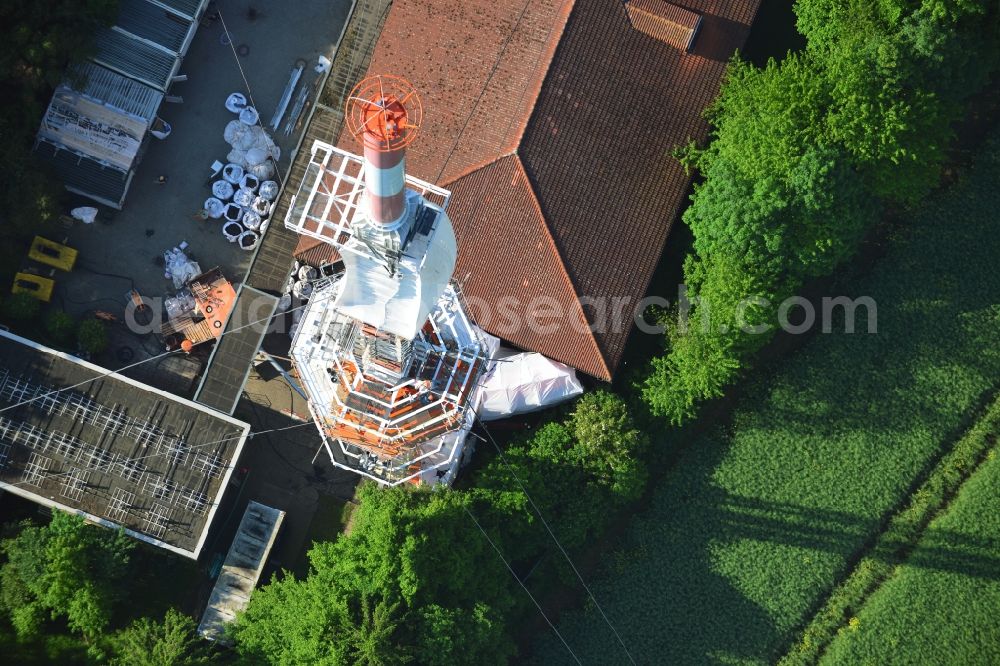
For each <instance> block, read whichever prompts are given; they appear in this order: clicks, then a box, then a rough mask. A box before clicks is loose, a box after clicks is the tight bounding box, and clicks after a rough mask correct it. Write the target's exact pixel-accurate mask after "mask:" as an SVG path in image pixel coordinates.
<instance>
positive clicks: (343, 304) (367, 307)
mask: <svg viewBox="0 0 1000 666" xmlns="http://www.w3.org/2000/svg"><path fill="white" fill-rule="evenodd" d="M349 243H350V244H349V245H348V246H346V247H345V248H344V251H343V252H341V253H340V256H341V258H342V259H343V260H344V267H345V274H344V275H345V277H344V280H343V288H342V289H341V290H340V294H339V295H338V296H337V301H336V303H335V304H334V307H336V308H337V309H338V310H339V311H341V312H343V313H344V314H346V315H348V316H349V317H353V318H355V319H360V320H361V321H363V322H364V323H366V324H369V325H371V326H374V327H375V328H377V329H380V330H383V331H387V332H389V333H393V334H395V335H399V336H402V337H404V338H406V339H407V340H412V339H413V338H415V337H416V336H417V333H418V332H419V331H420V328H421V327H422V326H423V325H424V322H426V321H427V316H428V315H429V314H430V312H431V310H432V309H433V308H434V306H435V305H437V301H438V298H439V297H440V296H441V294H442V292H444V289H445V287H447V286H448V280H450V279H451V274H452V272H453V271H454V270H455V259H456V257H457V256H458V248H457V246H456V245H455V232H454V231H453V230H452V228H451V221H450V220H449V219H448V216H447V214H446V213H440V214H439V216H438V218H437V226H436V227H435V230H434V232H433V237H432V238H430V239H429V240H428V248H427V254H426V257H425V258H424V261H423V263H422V264H421V263H419V260H420V259H419V258H418V257H410V256H408V254H407V253H404V254H403V257H402V258H401V259H400V262H399V266H398V269H397V271H398V272H397V275H396V276H390V275H389V272H388V271H387V270H386V268H385V266H384V265H383V264H382V263H381V262H379V261H378V260H376V259H374V258H372V257H371V256H370V254H369V253H368V252H367V251H366V250H365V249H364V245H363V244H362V243H361V242H360V241H358V240H357V239H356V238H352V239H351V240H350V241H349ZM351 244H353V245H351ZM352 247H356V248H358V249H357V251H351V248H352ZM418 254H419V253H418Z"/></svg>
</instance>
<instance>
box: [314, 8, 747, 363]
mask: <svg viewBox="0 0 1000 666" xmlns="http://www.w3.org/2000/svg"><path fill="white" fill-rule="evenodd" d="M629 4H630V5H633V6H634V7H633V10H630V11H631V12H633V17H634V16H636V15H637V14H635V13H634V12H635V11H638V10H642V11H643V12H645V13H644V14H643V16H646V19H648V20H653V19H649V17H648V16H647V15H649V14H650V13H652V15H653V16H654V17H655V16H659V18H658V19H656V20H660V21H661V23H662V22H663V21H668V22H673V24H675V25H678V26H680V27H681V28H684V27H685V26H687V27H688V28H689V29H691V30H693V28H694V21H695V20H696V17H698V16H700V18H701V21H700V26H698V27H697V34H696V35H695V36H694V40H693V43H691V44H690V50H689V51H688V52H685V50H684V48H685V46H686V42H684V43H679V42H677V41H676V40H677V38H676V37H672V38H671V39H673V40H674V44H677V45H671V44H670V43H667V42H668V41H670V40H669V39H668V40H667V41H664V39H663V38H662V35H658V36H656V37H654V36H651V35H650V34H647V32H649V30H648V29H646V28H640V27H639V26H638V25H634V24H633V20H635V19H634V18H633V19H630V17H629V12H627V11H626V4H625V3H623V2H620V1H616V0H575V2H574V1H573V0H527V1H524V0H463V2H461V3H459V2H445V1H444V0H395V2H394V3H393V6H392V9H391V11H390V13H389V16H388V17H387V19H386V22H385V26H384V28H383V30H382V33H381V36H380V38H379V40H378V43H377V45H376V47H375V53H374V56H373V58H372V62H371V64H370V66H369V72H378V73H391V74H397V75H400V76H403V77H405V78H407V79H408V80H409V81H410V82H411V83H412V84H413V85H414V86H415V87H416V88H417V90H419V91H421V93H422V98H423V100H424V114H425V115H424V117H425V122H424V123H423V127H421V136H420V139H419V140H418V141H417V142H416V143H415V144H414V145H413V146H411V147H410V149H409V152H408V153H407V165H406V169H407V172H408V173H411V174H413V175H414V176H416V177H418V178H421V179H423V180H426V181H429V182H432V183H436V184H438V185H441V186H442V187H446V188H448V189H450V190H451V191H452V194H453V196H452V200H451V205H450V207H449V209H448V213H449V215H450V216H451V219H452V221H453V224H454V226H455V233H456V236H457V239H458V249H459V253H458V263H457V266H456V271H455V275H456V277H457V278H458V279H460V280H462V281H464V290H465V293H466V296H467V297H468V299H469V300H470V302H471V303H470V304H471V307H472V314H473V316H474V317H476V318H477V321H478V323H479V324H480V325H481V326H482V327H483V328H484V329H486V330H487V331H489V332H490V333H493V334H494V335H497V336H499V337H501V338H504V339H506V340H508V341H510V342H511V343H513V344H515V345H517V346H519V347H522V348H524V349H528V350H531V351H538V352H541V353H543V354H545V355H546V356H549V357H551V358H553V359H555V360H557V361H562V362H563V363H567V364H569V365H571V366H574V367H576V368H578V369H580V370H582V371H584V372H586V373H588V374H590V375H593V376H595V377H599V378H601V379H606V380H607V379H610V378H611V377H612V375H613V374H614V372H615V370H616V369H617V367H618V365H619V363H620V361H621V358H622V355H623V352H624V348H625V344H626V342H627V339H628V336H629V333H630V332H631V329H632V321H633V320H632V311H633V309H634V305H635V304H636V303H637V302H638V300H639V299H641V298H642V297H643V296H644V295H645V293H646V291H647V289H648V288H649V282H650V279H651V278H652V275H653V272H654V270H655V269H656V266H657V263H658V262H659V258H660V255H661V253H662V251H663V248H664V245H665V243H666V239H667V234H668V233H669V231H670V226H671V224H672V222H673V220H674V219H675V218H676V217H677V214H678V212H679V211H680V210H681V209H682V207H683V206H684V204H685V198H686V194H687V191H688V188H689V186H690V178H689V176H688V175H687V174H685V173H684V170H683V169H682V168H681V166H680V164H678V163H677V161H676V160H674V159H673V158H672V157H671V156H670V153H671V151H672V150H673V149H674V148H675V147H676V146H678V145H682V144H685V143H687V142H688V141H689V140H691V139H694V140H697V141H700V140H703V139H705V137H706V136H707V132H708V126H707V124H706V123H705V121H704V119H703V117H702V112H703V110H704V108H705V107H706V106H707V105H708V104H709V103H710V102H711V101H712V99H713V98H714V97H715V95H716V94H717V92H718V89H719V82H720V80H721V77H722V75H723V73H724V71H725V66H726V61H727V60H728V59H729V58H730V56H731V55H732V54H733V52H734V51H735V50H736V49H738V48H740V47H742V45H743V43H744V41H745V40H746V37H747V35H748V33H749V30H750V25H751V23H752V22H753V19H754V15H755V14H756V12H757V7H758V5H759V0H689V1H688V2H686V3H685V5H686V7H687V9H686V10H684V9H682V8H679V7H676V6H673V5H670V4H669V3H666V2H664V1H663V0H629ZM657 12H658V13H657ZM647 27H648V26H647ZM661 27H662V26H661ZM664 34H666V33H664ZM676 34H680V33H676ZM668 36H669V35H668ZM681 41H684V39H683V35H681ZM339 145H340V146H341V147H343V148H346V149H349V150H352V151H355V152H356V151H358V150H359V145H358V143H357V142H356V141H355V140H354V139H353V138H352V137H350V136H348V135H346V134H342V135H341V139H340V142H339ZM319 243H321V241H314V240H311V239H307V238H302V239H301V241H300V243H299V246H298V248H297V249H296V255H297V256H308V257H309V258H310V259H312V260H313V261H316V260H317V259H322V258H323V255H324V253H325V252H326V253H328V252H330V250H332V248H330V246H326V248H324V247H322V246H319V247H317V245H318V244H319ZM482 304H488V305H489V306H490V307H489V308H485V307H480V306H481V305H482ZM595 304H596V305H595ZM504 308H506V311H504ZM487 309H488V310H489V312H488V311H487ZM615 310H618V311H621V312H623V313H624V317H621V318H618V320H617V321H615V317H610V319H611V321H608V318H605V317H601V311H604V313H605V314H613V312H614V311H615ZM553 312H561V313H562V316H561V317H558V318H557V317H554V316H552V313H553ZM508 314H510V315H512V316H507V315H508ZM532 316H534V317H535V320H534V321H535V322H536V325H534V326H531V325H528V323H529V320H530V319H531V317H532ZM601 319H604V321H601ZM553 329H554V330H553Z"/></svg>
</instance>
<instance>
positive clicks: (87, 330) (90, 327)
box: [76, 319, 109, 355]
mask: <svg viewBox="0 0 1000 666" xmlns="http://www.w3.org/2000/svg"><path fill="white" fill-rule="evenodd" d="M76 336H77V337H76V339H77V342H78V343H79V345H80V348H81V349H82V350H83V351H85V352H87V353H88V354H95V355H96V354H100V353H101V352H103V351H104V350H105V349H107V348H108V344H109V340H108V329H107V327H106V326H105V325H104V322H101V321H98V320H97V319H88V320H86V321H84V322H81V323H80V327H79V330H78V331H77V334H76Z"/></svg>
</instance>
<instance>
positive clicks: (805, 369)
mask: <svg viewBox="0 0 1000 666" xmlns="http://www.w3.org/2000/svg"><path fill="white" fill-rule="evenodd" d="M997 138H998V137H994V139H993V140H991V141H990V142H988V144H987V145H986V146H985V147H984V148H983V149H982V150H981V152H980V156H979V159H978V161H977V164H976V166H975V167H974V168H972V169H970V170H968V171H967V172H966V173H965V174H963V176H962V179H961V181H960V182H959V183H958V184H956V185H955V186H953V187H952V188H950V189H949V190H947V191H945V192H942V193H940V194H938V195H936V196H933V197H931V198H930V199H929V200H928V201H927V202H925V204H924V206H923V208H922V209H921V210H920V211H919V212H918V213H917V214H916V215H914V216H913V218H912V220H911V221H910V224H909V225H908V227H907V229H906V231H905V234H903V237H902V238H899V239H895V240H894V241H893V245H892V247H891V248H890V250H889V252H888V253H887V256H886V257H885V258H884V259H882V260H881V261H880V262H879V263H878V264H877V266H876V267H875V268H874V269H873V270H872V271H871V272H870V273H868V274H867V275H864V276H861V277H859V278H857V279H854V280H852V281H851V282H850V284H848V285H847V286H846V287H845V289H844V294H845V295H848V296H851V297H859V296H871V297H873V298H874V299H875V300H876V302H877V303H878V332H877V334H874V335H867V334H865V333H864V332H863V331H864V330H865V328H864V322H863V320H859V321H858V330H859V331H861V332H857V333H854V334H845V333H843V331H844V327H843V323H842V321H840V320H835V322H834V326H833V331H834V333H832V334H821V335H817V336H816V337H815V338H813V339H812V340H811V341H810V342H809V343H808V344H807V345H806V346H805V347H804V348H803V349H802V350H801V351H799V352H798V353H796V354H794V355H793V356H791V357H789V358H787V359H785V360H784V361H783V362H781V363H780V364H779V365H778V367H775V368H772V369H771V370H770V371H768V372H761V373H759V374H758V375H757V376H756V377H755V378H752V379H751V380H749V381H748V383H747V385H746V386H745V388H744V391H743V397H742V398H741V399H740V402H739V405H738V406H737V408H736V410H735V414H734V418H733V421H732V423H730V424H727V425H725V426H719V427H717V428H715V429H714V430H713V431H711V432H710V433H709V434H706V435H702V436H700V437H698V438H697V440H696V441H692V442H688V443H687V446H686V447H685V448H684V449H683V452H682V453H681V454H680V455H679V456H678V459H677V460H676V461H675V463H674V464H673V466H672V468H671V471H670V472H669V473H668V474H667V475H666V476H665V478H663V479H661V480H660V481H659V483H658V489H657V491H656V492H655V494H654V497H653V500H652V504H651V506H650V508H649V509H648V511H646V512H645V513H644V514H643V515H640V516H638V517H637V518H636V519H635V521H634V523H633V525H632V527H631V529H630V531H629V535H628V539H627V543H626V544H625V545H624V546H623V548H622V549H621V550H620V551H619V552H618V554H617V555H616V556H615V557H614V558H613V560H614V561H613V562H611V563H610V564H609V566H607V567H606V568H605V569H604V570H603V571H602V572H601V573H600V574H599V575H598V577H597V580H595V581H594V583H593V585H592V588H593V590H594V593H595V594H596V596H597V598H598V599H599V600H600V601H601V602H602V605H603V606H604V610H605V611H606V612H607V614H608V615H609V617H610V618H611V619H612V621H614V622H615V623H616V625H617V627H618V630H619V631H620V632H621V633H622V635H623V638H624V640H625V642H626V643H627V644H628V645H629V646H630V649H631V651H632V654H633V656H634V657H635V658H636V660H637V661H639V662H640V663H705V662H709V663H711V662H715V663H764V662H773V661H775V660H776V659H777V658H779V657H780V656H781V655H782V654H783V653H784V652H785V650H786V649H787V647H788V646H789V644H790V643H791V642H792V641H794V640H795V638H796V635H797V630H798V629H799V628H801V626H802V625H804V624H805V623H806V622H807V620H808V619H809V617H810V615H811V614H812V613H813V612H814V611H815V610H816V609H817V608H818V606H819V604H820V603H821V602H822V600H823V598H824V595H825V594H827V593H828V592H829V591H830V590H831V589H832V588H833V586H834V585H835V584H836V583H837V582H838V581H839V580H840V579H841V578H843V577H844V576H845V575H846V574H847V572H848V569H849V568H850V562H851V560H852V558H853V557H854V556H856V555H857V554H858V553H859V551H861V550H862V549H863V548H864V546H865V544H866V543H867V542H869V541H870V540H871V539H872V538H873V537H874V535H875V534H876V533H877V532H878V531H879V529H880V527H881V525H882V524H883V521H884V519H885V518H886V517H887V516H889V515H890V514H891V513H893V512H894V511H895V510H896V509H897V508H899V507H900V506H901V505H902V504H903V503H905V501H906V498H907V496H908V494H909V493H910V492H911V490H912V488H913V487H914V485H915V484H916V483H918V481H919V479H920V477H921V476H922V474H923V473H924V472H925V471H926V470H928V469H929V468H930V466H931V465H933V463H934V462H935V460H936V459H937V457H938V456H939V455H940V454H941V453H942V452H943V451H945V450H947V448H948V447H949V446H950V445H951V444H953V443H954V441H955V440H956V439H958V438H959V437H960V436H961V434H962V431H963V430H964V429H965V428H966V427H968V425H969V421H970V419H971V418H972V417H973V416H974V414H975V413H976V412H977V410H978V409H979V407H980V405H981V404H982V402H983V401H984V399H985V398H986V397H988V396H989V395H990V394H991V393H992V390H993V389H994V388H995V387H996V385H997V383H998V378H1000V345H998V344H997V331H998V330H1000V328H998V325H1000V270H997V266H996V257H997V256H1000V233H997V231H998V229H997V222H996V219H997V218H996V212H997V210H1000V196H998V194H997V190H996V183H997V182H1000V141H998V140H997ZM832 295H840V294H832ZM862 312H863V310H862ZM836 331H841V332H840V333H837V332H836ZM682 437H684V435H683V433H668V434H667V435H666V436H665V437H664V439H673V440H674V441H673V442H670V441H664V442H661V445H664V446H670V445H671V444H676V441H677V440H679V439H680V438H682ZM560 630H561V631H562V632H563V634H564V636H565V637H566V639H567V641H568V642H569V644H570V645H571V646H572V647H573V649H574V650H575V651H576V652H577V654H578V655H580V656H581V658H582V659H583V660H584V661H585V663H621V662H622V661H623V660H624V658H625V657H624V655H623V654H622V653H621V652H620V650H618V649H616V648H617V646H616V641H615V639H614V637H613V636H612V634H611V632H610V631H609V630H608V628H607V627H606V625H605V624H604V623H603V621H602V620H601V618H600V615H599V614H598V613H597V612H596V611H595V610H594V609H592V608H588V609H585V610H584V611H582V612H577V613H569V614H567V615H565V616H564V617H563V618H562V620H561V622H560ZM535 652H536V654H535V658H536V660H538V661H539V662H541V661H546V662H549V661H556V662H558V663H565V662H567V661H569V659H570V657H569V655H568V654H567V653H566V652H565V650H564V648H562V646H561V645H560V644H559V643H558V642H556V639H555V638H554V637H553V636H552V635H546V636H544V637H543V638H542V639H540V640H539V642H538V645H537V647H536V651H535Z"/></svg>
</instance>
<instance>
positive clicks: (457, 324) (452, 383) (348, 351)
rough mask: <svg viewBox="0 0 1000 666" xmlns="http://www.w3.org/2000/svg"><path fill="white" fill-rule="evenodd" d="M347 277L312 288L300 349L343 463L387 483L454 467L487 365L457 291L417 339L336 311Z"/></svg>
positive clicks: (314, 408)
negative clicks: (394, 334) (381, 332)
mask: <svg viewBox="0 0 1000 666" xmlns="http://www.w3.org/2000/svg"><path fill="white" fill-rule="evenodd" d="M339 283H340V281H339V280H338V279H335V278H334V279H328V280H325V281H323V282H321V283H319V284H318V285H316V286H315V287H314V291H313V296H312V298H311V299H310V301H309V304H308V306H307V307H306V309H305V310H304V312H303V315H302V319H301V321H300V323H299V328H298V331H297V332H296V336H295V340H294V341H293V343H292V349H291V354H292V360H293V361H294V362H295V368H296V370H297V371H298V376H299V379H300V380H301V381H302V384H303V388H305V390H306V392H307V393H308V395H309V398H310V399H309V409H310V411H311V413H312V415H313V418H314V420H315V421H316V424H317V426H318V428H319V431H320V434H321V436H322V437H323V440H324V442H325V443H326V444H327V447H328V449H329V448H331V447H332V448H334V449H335V450H331V451H330V456H331V459H332V460H333V461H334V463H335V464H337V465H339V466H342V467H346V468H348V469H351V470H353V471H356V472H359V473H361V474H363V475H365V476H369V477H371V478H374V479H376V480H378V481H380V482H383V483H390V484H397V483H402V482H404V481H408V480H410V479H412V478H415V477H417V476H419V475H420V474H422V473H423V472H425V471H427V470H431V469H438V468H441V467H445V466H448V465H450V464H451V463H452V462H454V459H455V456H456V455H457V453H458V452H459V451H460V447H461V444H462V443H463V441H464V433H463V436H462V437H456V436H455V431H458V430H462V429H467V428H468V427H471V425H472V420H473V417H474V413H473V412H472V410H470V409H469V405H470V404H471V402H472V398H473V396H474V393H475V391H476V389H477V388H478V382H479V378H480V376H481V374H482V372H483V371H484V369H485V367H486V363H487V362H488V355H489V351H488V349H487V345H486V343H485V341H484V340H483V339H482V338H481V336H480V335H479V333H478V332H477V330H476V328H475V326H474V325H473V323H472V322H471V321H470V320H469V318H468V316H467V315H466V312H465V308H464V307H463V305H462V301H461V294H460V291H459V288H458V286H457V285H454V284H453V285H451V286H449V288H448V289H446V290H445V292H444V293H443V294H442V295H441V297H440V298H439V301H438V306H437V308H435V310H433V311H432V312H431V315H430V317H428V319H427V324H426V325H425V327H424V329H423V330H422V331H421V332H420V334H419V335H418V336H417V337H416V338H415V339H413V340H412V341H408V340H401V339H399V338H393V337H390V336H385V335H379V333H378V331H375V330H372V329H370V328H366V327H365V325H363V324H362V323H361V322H358V321H357V320H355V319H352V318H350V317H346V316H344V315H343V314H342V313H340V312H338V311H337V309H336V308H335V307H334V302H335V301H336V298H337V295H338V288H339Z"/></svg>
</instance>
